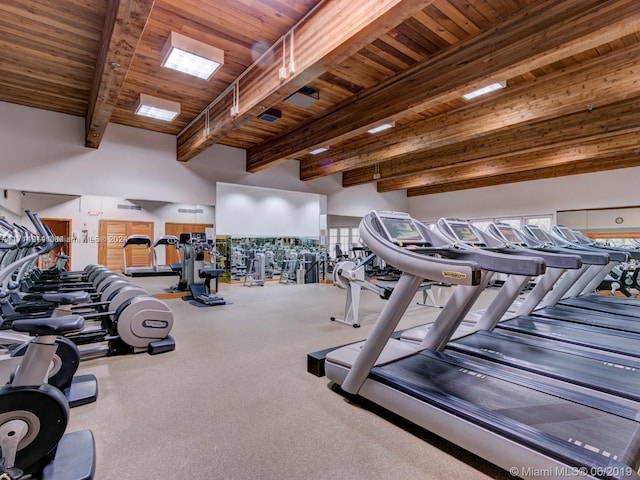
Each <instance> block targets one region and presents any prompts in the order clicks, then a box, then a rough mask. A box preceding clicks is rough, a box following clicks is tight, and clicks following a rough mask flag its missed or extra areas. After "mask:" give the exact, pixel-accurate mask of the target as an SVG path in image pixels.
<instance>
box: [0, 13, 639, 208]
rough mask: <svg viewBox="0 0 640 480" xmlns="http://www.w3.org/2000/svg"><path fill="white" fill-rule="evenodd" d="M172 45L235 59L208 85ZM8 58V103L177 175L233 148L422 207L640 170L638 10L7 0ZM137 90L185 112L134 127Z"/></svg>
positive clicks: (260, 161)
mask: <svg viewBox="0 0 640 480" xmlns="http://www.w3.org/2000/svg"><path fill="white" fill-rule="evenodd" d="M171 31H174V32H178V33H181V34H183V35H186V36H189V37H192V38H194V39H197V40H200V41H202V42H205V43H208V44H211V45H213V46H216V47H218V48H220V49H222V50H224V54H225V60H224V65H223V66H222V68H221V69H220V70H219V71H218V72H217V73H216V74H215V76H214V77H213V78H212V79H211V80H209V81H205V80H199V79H196V78H194V77H189V76H187V75H184V74H181V73H177V72H174V71H171V70H168V69H165V68H163V67H161V65H160V63H161V61H162V58H161V56H162V48H163V45H164V43H165V41H166V39H167V37H168V36H169V34H170V32H171ZM0 45H1V46H2V50H3V55H2V56H0V101H5V102H12V103H19V104H22V105H28V106H31V107H36V108H42V109H48V110H54V111H58V112H63V113H67V114H71V115H77V116H82V117H85V119H86V130H85V142H86V146H87V147H93V148H99V145H100V142H101V140H102V137H103V135H104V133H105V131H106V130H107V128H108V123H109V122H111V123H119V124H123V125H130V126H133V127H138V128H144V129H148V130H153V131H158V132H163V133H168V134H172V135H175V136H176V140H177V142H176V143H177V151H176V159H177V160H178V161H188V160H190V159H191V158H193V157H194V156H196V155H197V154H199V153H200V152H202V151H204V150H206V149H207V148H208V147H210V146H211V145H213V144H215V143H220V144H224V145H230V146H234V147H239V148H243V149H246V151H247V171H249V172H256V171H259V170H262V169H265V168H269V167H271V166H273V165H276V164H278V163H280V162H282V161H285V160H292V159H296V160H298V161H299V163H300V178H301V179H303V180H313V179H316V178H320V177H323V176H326V175H332V174H336V173H342V181H343V185H344V186H345V187H350V186H354V185H361V184H365V183H370V182H376V183H377V189H378V191H380V192H389V191H393V190H404V189H406V191H407V195H409V196H418V195H427V194H432V193H439V192H447V191H454V190H461V189H467V188H476V187H482V186H489V185H498V184H502V183H511V182H518V181H525V180H533V179H539V178H549V177H557V176H563V175H573V174H577V173H587V172H595V171H601V170H610V169H616V168H626V167H631V166H638V165H640V142H639V140H640V138H639V131H640V88H639V86H640V85H639V81H640V76H639V72H640V2H638V1H637V0H608V1H602V0H581V1H580V2H572V1H564V2H559V1H557V0H483V1H473V2H470V1H468V0H466V1H465V0H375V1H372V0H324V1H321V0H295V1H292V0H155V1H153V0H145V1H136V0H119V1H117V0H112V1H106V2H105V1H104V0H56V1H55V2H50V1H49V0H31V1H28V0H3V1H2V2H0ZM270 46H273V47H272V50H271V51H267V53H266V54H264V55H262V56H261V54H262V53H263V52H264V51H265V49H266V48H268V47H270ZM492 82H506V88H504V89H501V90H498V91H495V92H492V93H490V94H487V95H484V96H481V97H477V98H475V99H472V100H464V99H463V98H462V95H463V94H464V93H468V92H470V91H472V90H474V89H476V88H479V87H483V86H485V85H487V84H489V83H492ZM304 86H307V87H310V88H312V89H314V90H316V91H318V92H319V100H318V101H316V102H315V103H313V104H312V105H310V106H308V107H306V108H305V107H301V106H296V105H293V104H291V103H289V102H285V101H284V99H285V98H286V97H288V96H289V95H291V94H292V93H294V92H296V91H297V90H298V89H300V88H301V87H304ZM234 92H237V99H238V102H237V113H236V114H235V115H233V116H232V115H231V111H230V110H231V106H232V105H233V104H234V103H233V98H234ZM140 93H145V94H149V95H154V96H158V97H162V98H166V99H169V100H173V101H176V102H179V103H180V104H181V113H180V115H179V116H178V117H177V118H176V119H175V120H174V121H173V122H171V123H166V122H161V121H156V120H147V119H144V118H143V117H140V116H137V115H135V114H134V110H135V107H136V102H137V100H138V96H139V94H140ZM269 108H275V109H277V110H279V111H280V112H281V118H280V119H279V120H278V121H276V122H273V123H270V122H266V121H264V120H261V119H259V118H258V115H259V114H260V113H262V112H263V111H264V110H266V109H269ZM207 120H208V124H209V130H208V131H205V126H206V122H207ZM384 122H395V126H394V127H393V128H392V129H390V130H387V131H385V132H380V133H377V134H369V133H367V130H368V129H369V128H371V127H373V126H376V125H379V124H381V123H384ZM205 133H207V135H205ZM318 147H326V148H328V150H327V151H325V152H323V153H320V154H316V155H312V154H310V152H311V151H312V150H314V149H317V148H318Z"/></svg>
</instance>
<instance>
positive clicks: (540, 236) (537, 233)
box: [529, 226, 553, 243]
mask: <svg viewBox="0 0 640 480" xmlns="http://www.w3.org/2000/svg"><path fill="white" fill-rule="evenodd" d="M529 232H531V234H532V235H533V236H534V237H536V239H537V240H539V241H540V242H542V243H553V242H551V240H549V237H547V234H546V233H544V232H543V231H542V230H541V229H540V227H536V226H529Z"/></svg>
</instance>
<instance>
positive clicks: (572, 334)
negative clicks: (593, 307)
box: [495, 316, 640, 357]
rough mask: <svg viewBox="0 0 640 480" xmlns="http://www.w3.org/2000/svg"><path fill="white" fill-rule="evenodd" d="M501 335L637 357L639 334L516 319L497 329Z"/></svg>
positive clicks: (551, 320) (571, 324)
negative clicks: (536, 339)
mask: <svg viewBox="0 0 640 480" xmlns="http://www.w3.org/2000/svg"><path fill="white" fill-rule="evenodd" d="M495 331H500V332H501V333H506V332H518V333H522V334H525V335H531V336H535V337H542V338H548V339H551V340H556V341H560V342H565V343H571V344H574V345H582V346H586V347H593V348H597V349H599V350H604V351H606V352H614V353H621V354H623V355H629V356H633V357H640V349H638V345H640V334H636V333H631V332H622V331H620V330H611V329H608V328H602V327H594V326H591V325H582V324H579V323H566V322H563V321H562V320H555V319H553V318H535V317H526V316H522V317H516V318H512V319H509V320H505V321H502V322H500V323H499V324H498V325H496V330H495Z"/></svg>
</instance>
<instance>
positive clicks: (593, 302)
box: [558, 297, 640, 319]
mask: <svg viewBox="0 0 640 480" xmlns="http://www.w3.org/2000/svg"><path fill="white" fill-rule="evenodd" d="M558 303H559V304H560V305H567V306H570V307H577V308H584V309H585V310H593V311H594V312H601V313H610V314H612V315H622V316H624V317H631V318H635V319H640V308H638V307H633V306H630V305H615V304H611V303H607V302H602V301H598V299H595V298H582V297H571V298H565V299H564V300H561V301H560V302H558Z"/></svg>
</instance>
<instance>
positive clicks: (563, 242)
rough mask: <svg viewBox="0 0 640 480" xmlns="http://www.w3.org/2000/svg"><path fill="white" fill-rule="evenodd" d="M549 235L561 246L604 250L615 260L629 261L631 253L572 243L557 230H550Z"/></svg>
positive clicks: (592, 250) (594, 250) (595, 250)
mask: <svg viewBox="0 0 640 480" xmlns="http://www.w3.org/2000/svg"><path fill="white" fill-rule="evenodd" d="M547 235H548V236H549V237H550V238H551V239H552V240H553V241H554V242H555V244H556V245H557V246H559V247H565V248H570V249H576V250H586V251H591V252H603V253H606V254H607V255H609V258H610V260H611V261H613V262H627V261H629V253H628V252H626V251H625V252H623V251H619V250H615V249H611V248H608V247H606V248H605V247H593V246H589V245H581V244H579V243H572V242H570V241H569V240H567V239H566V238H563V237H561V236H560V235H559V234H558V233H557V232H555V231H553V230H550V231H548V232H547Z"/></svg>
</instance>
